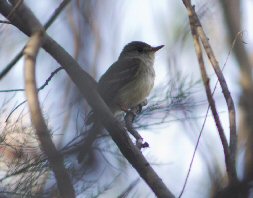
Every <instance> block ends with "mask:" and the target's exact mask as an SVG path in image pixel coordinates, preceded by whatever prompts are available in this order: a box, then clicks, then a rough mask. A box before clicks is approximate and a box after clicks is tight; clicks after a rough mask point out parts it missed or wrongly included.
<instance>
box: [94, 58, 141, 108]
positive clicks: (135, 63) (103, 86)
mask: <svg viewBox="0 0 253 198" xmlns="http://www.w3.org/2000/svg"><path fill="white" fill-rule="evenodd" d="M141 64H143V63H142V61H141V60H140V59H138V58H129V59H122V60H118V61H117V62H115V63H114V64H113V65H112V66H111V67H110V68H109V69H108V70H107V71H106V72H105V74H104V75H103V76H102V77H101V78H100V80H99V82H98V91H99V93H100V95H101V96H102V98H103V99H104V100H105V102H106V103H107V104H109V103H110V102H111V101H112V99H113V97H114V96H115V95H116V94H117V92H118V91H119V90H120V89H121V88H122V87H124V86H125V85H127V84H128V83H129V82H131V81H132V80H134V79H135V78H136V74H137V72H138V70H139V68H140V66H141Z"/></svg>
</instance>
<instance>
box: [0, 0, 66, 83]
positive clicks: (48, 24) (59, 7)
mask: <svg viewBox="0 0 253 198" xmlns="http://www.w3.org/2000/svg"><path fill="white" fill-rule="evenodd" d="M69 2H70V0H64V1H62V3H61V4H60V5H59V6H58V7H57V8H56V9H55V11H54V13H53V14H52V16H51V17H50V18H49V19H48V21H47V22H46V23H45V25H44V29H45V30H47V29H48V28H49V27H50V26H51V25H52V23H53V22H54V21H55V19H56V18H57V17H58V16H59V14H60V13H61V11H62V10H63V9H64V8H65V7H66V5H67V4H68V3H69ZM16 7H17V6H16ZM14 11H15V9H13V10H12V13H14ZM12 13H10V14H9V15H8V16H7V17H6V18H10V17H11V16H12ZM2 22H3V21H2ZM7 22H8V23H10V22H9V21H7ZM22 55H23V49H22V50H21V51H20V52H18V54H17V55H16V56H15V57H14V58H13V59H12V60H11V62H10V63H9V64H8V65H7V66H6V67H5V68H4V69H3V70H2V71H1V72H0V80H1V79H2V78H3V77H4V76H5V75H6V74H7V73H8V72H9V71H10V70H11V68H12V67H13V66H14V65H15V64H16V63H17V62H18V61H19V59H20V58H21V57H22Z"/></svg>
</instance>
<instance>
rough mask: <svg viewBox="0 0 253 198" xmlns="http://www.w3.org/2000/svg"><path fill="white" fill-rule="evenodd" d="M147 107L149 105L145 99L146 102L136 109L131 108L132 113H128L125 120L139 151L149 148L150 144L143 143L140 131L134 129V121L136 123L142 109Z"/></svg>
mask: <svg viewBox="0 0 253 198" xmlns="http://www.w3.org/2000/svg"><path fill="white" fill-rule="evenodd" d="M145 105H147V99H145V101H143V102H141V103H140V104H139V105H137V106H136V107H133V108H131V109H130V111H127V113H126V116H125V118H124V119H125V123H126V128H127V130H128V131H129V132H130V133H131V134H132V135H133V136H134V137H135V139H136V146H137V147H138V148H139V149H141V148H145V147H149V144H148V143H147V142H144V143H143V138H142V137H141V135H140V134H139V133H138V131H136V130H135V129H134V127H133V121H134V119H135V117H136V115H137V114H139V113H140V112H141V110H142V107H143V106H145Z"/></svg>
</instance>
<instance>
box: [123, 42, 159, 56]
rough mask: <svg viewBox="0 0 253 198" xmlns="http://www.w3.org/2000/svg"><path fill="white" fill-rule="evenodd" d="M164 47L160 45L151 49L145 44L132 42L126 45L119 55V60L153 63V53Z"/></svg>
mask: <svg viewBox="0 0 253 198" xmlns="http://www.w3.org/2000/svg"><path fill="white" fill-rule="evenodd" d="M162 47H164V45H160V46H157V47H152V46H150V45H149V44H147V43H144V42H141V41H133V42H131V43H128V44H127V45H126V46H125V47H124V48H123V50H122V52H121V53H120V56H119V58H131V57H132V58H141V59H147V60H150V61H154V58H155V52H156V51H158V50H159V49H161V48H162Z"/></svg>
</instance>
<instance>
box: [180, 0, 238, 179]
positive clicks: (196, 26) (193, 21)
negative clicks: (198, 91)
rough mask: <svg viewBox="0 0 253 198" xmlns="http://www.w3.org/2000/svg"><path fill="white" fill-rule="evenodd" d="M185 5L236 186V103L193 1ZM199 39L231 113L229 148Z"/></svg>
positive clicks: (186, 2)
mask: <svg viewBox="0 0 253 198" xmlns="http://www.w3.org/2000/svg"><path fill="white" fill-rule="evenodd" d="M183 3H184V5H185V7H186V8H187V10H188V15H189V20H190V25H191V29H192V35H193V38H194V44H195V49H196V53H197V56H198V61H199V64H200V68H201V73H202V79H203V81H204V84H205V88H206V93H207V97H208V102H209V104H210V106H211V110H212V113H213V116H214V119H215V123H216V126H217V129H218V131H219V134H220V138H221V142H222V145H223V149H224V155H225V161H226V168H227V173H228V178H229V184H235V183H237V181H238V179H237V174H236V169H235V154H236V143H237V135H236V122H235V107H234V102H233V99H232V97H231V95H230V92H229V90H228V87H227V83H226V81H225V78H224V76H223V73H222V70H221V69H220V66H219V64H218V62H217V60H216V58H215V56H214V53H213V51H212V48H211V46H210V44H209V42H208V38H207V37H206V35H205V33H204V30H203V28H202V26H201V24H200V21H199V19H198V16H197V14H196V12H195V10H194V7H193V6H192V5H191V1H190V0H183ZM199 38H200V39H201V41H202V44H203V47H204V49H205V51H206V54H207V56H208V58H209V61H210V62H211V64H212V66H213V68H214V71H215V73H216V75H217V77H218V81H219V83H220V85H221V88H222V91H223V94H224V98H225V100H226V102H227V106H228V111H229V123H230V145H229V147H228V143H227V140H226V138H225V134H224V131H223V128H222V126H221V123H220V121H219V116H218V113H217V111H216V108H215V103H214V100H213V98H212V93H211V90H210V87H209V79H208V76H207V74H206V71H205V66H204V61H203V58H202V51H201V46H200V44H199Z"/></svg>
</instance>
